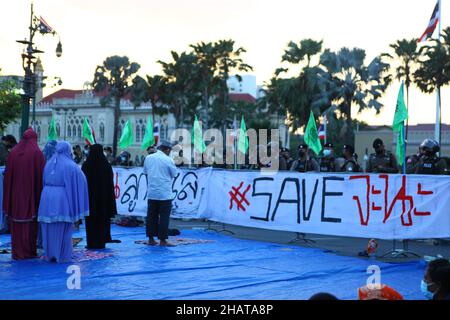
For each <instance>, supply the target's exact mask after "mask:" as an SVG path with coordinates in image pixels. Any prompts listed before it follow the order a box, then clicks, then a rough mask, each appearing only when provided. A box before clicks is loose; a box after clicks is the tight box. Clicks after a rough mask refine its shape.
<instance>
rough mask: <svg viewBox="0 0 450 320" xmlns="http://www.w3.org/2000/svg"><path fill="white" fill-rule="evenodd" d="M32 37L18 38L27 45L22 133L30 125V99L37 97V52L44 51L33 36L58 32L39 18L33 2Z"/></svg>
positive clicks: (23, 63)
mask: <svg viewBox="0 0 450 320" xmlns="http://www.w3.org/2000/svg"><path fill="white" fill-rule="evenodd" d="M29 30H30V38H29V39H28V40H27V39H25V40H17V42H18V43H22V44H24V45H26V46H27V47H26V50H24V52H23V53H22V67H23V70H24V71H25V77H24V79H23V94H22V122H21V126H20V135H21V136H22V134H23V133H24V132H25V130H26V129H27V128H28V125H29V117H30V100H31V99H33V100H34V99H35V98H36V89H37V88H36V74H35V72H34V66H35V65H36V56H35V54H39V53H43V51H40V50H38V49H37V48H36V47H34V46H33V45H34V43H33V38H34V35H35V34H36V31H39V33H41V34H42V35H45V34H53V35H55V34H56V31H54V30H53V29H52V28H51V27H50V26H48V25H47V24H46V23H45V21H43V19H42V18H41V19H38V18H37V17H35V16H34V13H33V4H31V16H30V26H29ZM61 54H62V45H61V40H59V42H58V45H57V47H56V56H57V57H60V56H61Z"/></svg>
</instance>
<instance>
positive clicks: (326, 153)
mask: <svg viewBox="0 0 450 320" xmlns="http://www.w3.org/2000/svg"><path fill="white" fill-rule="evenodd" d="M323 155H324V156H325V157H328V156H329V155H331V150H323Z"/></svg>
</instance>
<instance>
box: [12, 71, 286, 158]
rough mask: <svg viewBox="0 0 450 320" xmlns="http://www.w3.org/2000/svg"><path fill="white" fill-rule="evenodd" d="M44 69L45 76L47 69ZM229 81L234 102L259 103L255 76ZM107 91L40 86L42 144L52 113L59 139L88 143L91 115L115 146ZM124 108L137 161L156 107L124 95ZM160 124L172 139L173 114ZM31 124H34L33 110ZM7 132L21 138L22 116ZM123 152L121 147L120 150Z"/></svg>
mask: <svg viewBox="0 0 450 320" xmlns="http://www.w3.org/2000/svg"><path fill="white" fill-rule="evenodd" d="M40 72H41V75H42V73H43V70H41V71H40ZM228 84H229V88H230V99H231V100H232V101H246V102H250V103H254V102H256V98H257V96H259V94H258V90H259V89H258V87H257V86H256V78H255V77H254V76H251V75H249V76H243V79H242V82H239V81H237V80H236V78H235V77H231V78H230V79H229V81H228ZM105 94H106V92H99V93H96V92H94V91H93V90H92V87H91V84H90V83H89V82H86V83H85V84H84V86H83V89H82V90H70V89H60V90H58V91H56V92H54V93H52V94H50V95H48V96H46V97H43V95H42V89H40V90H39V91H38V92H37V94H36V101H37V103H36V111H35V118H36V121H35V123H34V128H35V130H36V132H37V134H38V142H39V145H40V147H41V148H42V147H43V146H44V145H45V143H46V142H47V135H48V130H49V126H50V122H51V119H52V115H53V117H54V119H55V125H56V131H57V135H58V139H61V140H66V141H68V142H70V143H71V144H72V145H73V146H75V145H80V146H81V147H83V146H84V145H85V144H86V142H85V140H84V138H83V136H82V132H83V121H84V119H85V118H87V119H88V120H89V123H90V124H91V125H92V126H93V128H94V131H95V134H96V140H97V142H98V143H100V144H102V145H104V146H105V147H106V146H111V145H112V141H113V134H114V127H113V123H114V106H113V103H111V104H109V105H107V106H105V107H103V106H101V104H100V100H101V98H102V97H104V96H105ZM120 108H121V118H120V120H119V134H118V137H119V138H120V135H121V133H122V129H123V127H124V125H125V123H126V121H127V120H129V121H130V122H131V124H132V127H133V130H134V132H133V135H134V144H133V145H132V146H130V147H129V148H127V151H128V152H130V154H131V160H135V158H136V156H138V157H141V156H143V155H145V154H146V152H145V151H141V142H142V139H143V137H144V134H145V129H146V126H147V119H148V118H149V116H150V115H151V109H152V106H151V104H150V103H143V104H141V105H140V106H139V107H137V108H135V107H134V106H133V104H132V102H131V101H130V100H129V99H127V98H124V99H123V100H121V104H120ZM274 120H275V119H274ZM278 120H279V119H278ZM274 122H275V121H274ZM156 123H158V124H159V139H166V140H167V139H170V135H171V133H172V131H173V130H174V129H175V118H174V116H173V114H167V115H164V116H158V115H155V121H154V124H156ZM30 124H32V125H33V123H32V112H31V110H30ZM276 125H277V126H278V127H279V128H280V129H281V131H280V136H281V139H282V143H283V144H284V141H285V136H286V126H285V125H284V120H282V121H277V124H276ZM5 132H6V133H10V134H13V135H14V136H15V137H19V136H20V134H19V132H20V119H17V121H16V122H15V123H12V124H10V125H9V126H8V128H7V129H6V131H5ZM120 151H121V150H120V149H119V150H118V153H119V152H120Z"/></svg>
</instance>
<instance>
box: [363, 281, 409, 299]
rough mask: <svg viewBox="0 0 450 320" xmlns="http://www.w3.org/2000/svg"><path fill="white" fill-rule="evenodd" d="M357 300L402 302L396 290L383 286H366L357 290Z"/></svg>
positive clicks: (401, 297)
mask: <svg viewBox="0 0 450 320" xmlns="http://www.w3.org/2000/svg"><path fill="white" fill-rule="evenodd" d="M358 300H391V301H392V300H404V299H403V296H402V295H401V294H400V293H398V292H397V291H396V290H394V289H392V288H391V287H389V286H387V285H385V284H373V285H366V286H364V287H361V288H358Z"/></svg>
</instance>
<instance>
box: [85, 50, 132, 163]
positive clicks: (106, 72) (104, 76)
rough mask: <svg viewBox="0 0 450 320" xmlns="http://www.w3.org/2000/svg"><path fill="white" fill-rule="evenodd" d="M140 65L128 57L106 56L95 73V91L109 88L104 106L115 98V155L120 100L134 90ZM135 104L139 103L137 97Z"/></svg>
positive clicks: (114, 152)
mask: <svg viewBox="0 0 450 320" xmlns="http://www.w3.org/2000/svg"><path fill="white" fill-rule="evenodd" d="M139 68H140V65H139V64H138V63H136V62H131V63H130V60H129V59H128V57H126V56H123V57H120V56H111V57H108V58H106V60H105V61H104V62H103V65H101V66H97V68H96V69H95V74H94V81H93V83H92V84H93V87H94V91H95V92H100V91H103V90H107V95H106V96H105V97H104V98H102V99H101V100H100V103H101V105H102V106H106V105H107V104H109V103H110V102H111V100H114V136H113V157H114V158H115V157H116V156H117V140H118V137H117V134H118V127H119V119H120V114H121V112H120V100H121V99H122V98H124V97H125V96H126V95H128V94H129V93H131V92H132V90H133V85H134V83H133V80H134V79H135V77H136V73H137V71H138V70H139ZM134 103H135V105H136V104H138V101H137V100H136V98H135V99H134Z"/></svg>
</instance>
